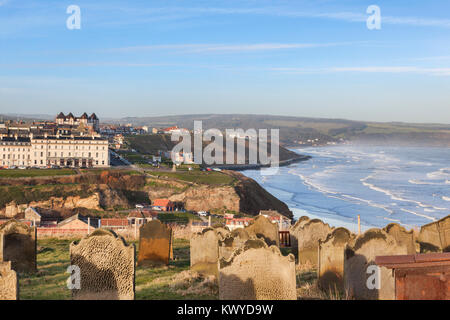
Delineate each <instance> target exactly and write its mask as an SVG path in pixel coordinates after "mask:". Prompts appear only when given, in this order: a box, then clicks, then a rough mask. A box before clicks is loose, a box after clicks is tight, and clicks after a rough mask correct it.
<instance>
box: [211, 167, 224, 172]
mask: <svg viewBox="0 0 450 320" xmlns="http://www.w3.org/2000/svg"><path fill="white" fill-rule="evenodd" d="M212 170H213V171H218V172H220V171H222V169H220V168H213V169H212Z"/></svg>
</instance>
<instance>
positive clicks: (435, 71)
mask: <svg viewBox="0 0 450 320" xmlns="http://www.w3.org/2000/svg"><path fill="white" fill-rule="evenodd" d="M269 70H271V71H277V72H284V73H293V74H316V73H343V72H345V73H393V74H401V73H405V74H423V75H432V76H450V68H422V67H414V66H404V67H399V66H367V67H327V68H295V67H293V68H289V67H274V68H270V69H269Z"/></svg>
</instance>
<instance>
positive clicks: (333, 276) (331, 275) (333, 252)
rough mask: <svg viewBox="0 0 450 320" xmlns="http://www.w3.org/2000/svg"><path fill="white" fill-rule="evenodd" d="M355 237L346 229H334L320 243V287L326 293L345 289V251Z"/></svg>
mask: <svg viewBox="0 0 450 320" xmlns="http://www.w3.org/2000/svg"><path fill="white" fill-rule="evenodd" d="M353 238H354V235H353V234H352V233H351V232H350V231H349V230H347V229H345V228H337V229H334V230H333V231H332V232H331V233H329V234H328V236H327V237H326V239H325V240H324V241H319V266H318V277H319V281H318V284H319V287H320V288H321V289H322V290H325V291H327V292H328V291H330V290H331V291H332V290H337V291H339V292H342V291H343V289H344V251H345V247H346V245H347V244H348V243H349V241H351V240H352V239H353Z"/></svg>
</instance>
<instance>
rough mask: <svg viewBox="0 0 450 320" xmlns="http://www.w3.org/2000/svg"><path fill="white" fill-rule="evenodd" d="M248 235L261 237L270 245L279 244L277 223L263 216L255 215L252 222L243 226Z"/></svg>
mask: <svg viewBox="0 0 450 320" xmlns="http://www.w3.org/2000/svg"><path fill="white" fill-rule="evenodd" d="M245 230H246V231H247V232H248V234H249V235H251V236H254V237H256V238H262V239H264V241H265V242H266V243H267V245H269V246H271V245H274V246H277V247H279V246H280V236H279V235H278V224H276V223H272V222H271V221H270V220H269V219H267V218H266V217H264V216H257V217H256V218H255V220H253V221H252V223H251V224H250V225H249V226H248V227H246V228H245Z"/></svg>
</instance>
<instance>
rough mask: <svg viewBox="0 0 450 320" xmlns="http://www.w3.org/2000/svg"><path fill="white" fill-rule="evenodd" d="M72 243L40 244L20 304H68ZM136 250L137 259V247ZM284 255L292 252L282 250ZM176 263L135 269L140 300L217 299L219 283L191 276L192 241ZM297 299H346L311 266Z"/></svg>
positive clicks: (181, 245)
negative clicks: (321, 285)
mask: <svg viewBox="0 0 450 320" xmlns="http://www.w3.org/2000/svg"><path fill="white" fill-rule="evenodd" d="M72 241H73V240H59V239H42V240H38V255H37V263H38V272H37V273H36V274H21V275H20V276H19V286H20V299H21V300H69V299H71V294H70V290H69V289H67V279H68V277H69V274H68V273H66V270H67V267H68V266H69V265H70V256H69V245H70V243H71V242H72ZM132 243H134V244H135V246H136V257H137V253H138V249H139V248H138V244H137V243H136V242H132ZM281 251H282V253H283V255H287V254H289V253H290V252H291V249H289V248H282V250H281ZM173 254H174V260H172V261H170V263H169V265H168V266H161V267H145V268H144V267H137V268H136V278H135V283H136V297H135V298H136V299H137V300H169V299H170V300H190V299H192V300H202V299H213V300H214V299H218V287H217V282H215V281H214V279H213V278H212V277H202V276H200V275H198V274H195V273H194V274H192V273H191V272H189V265H190V255H189V254H190V253H189V240H182V239H175V241H174V250H173ZM296 277H297V279H296V282H297V296H298V299H343V298H344V297H343V295H342V294H339V293H336V292H328V293H327V292H322V291H320V290H319V289H318V287H317V272H316V270H315V269H314V268H310V267H308V266H303V267H298V268H297V272H296Z"/></svg>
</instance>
